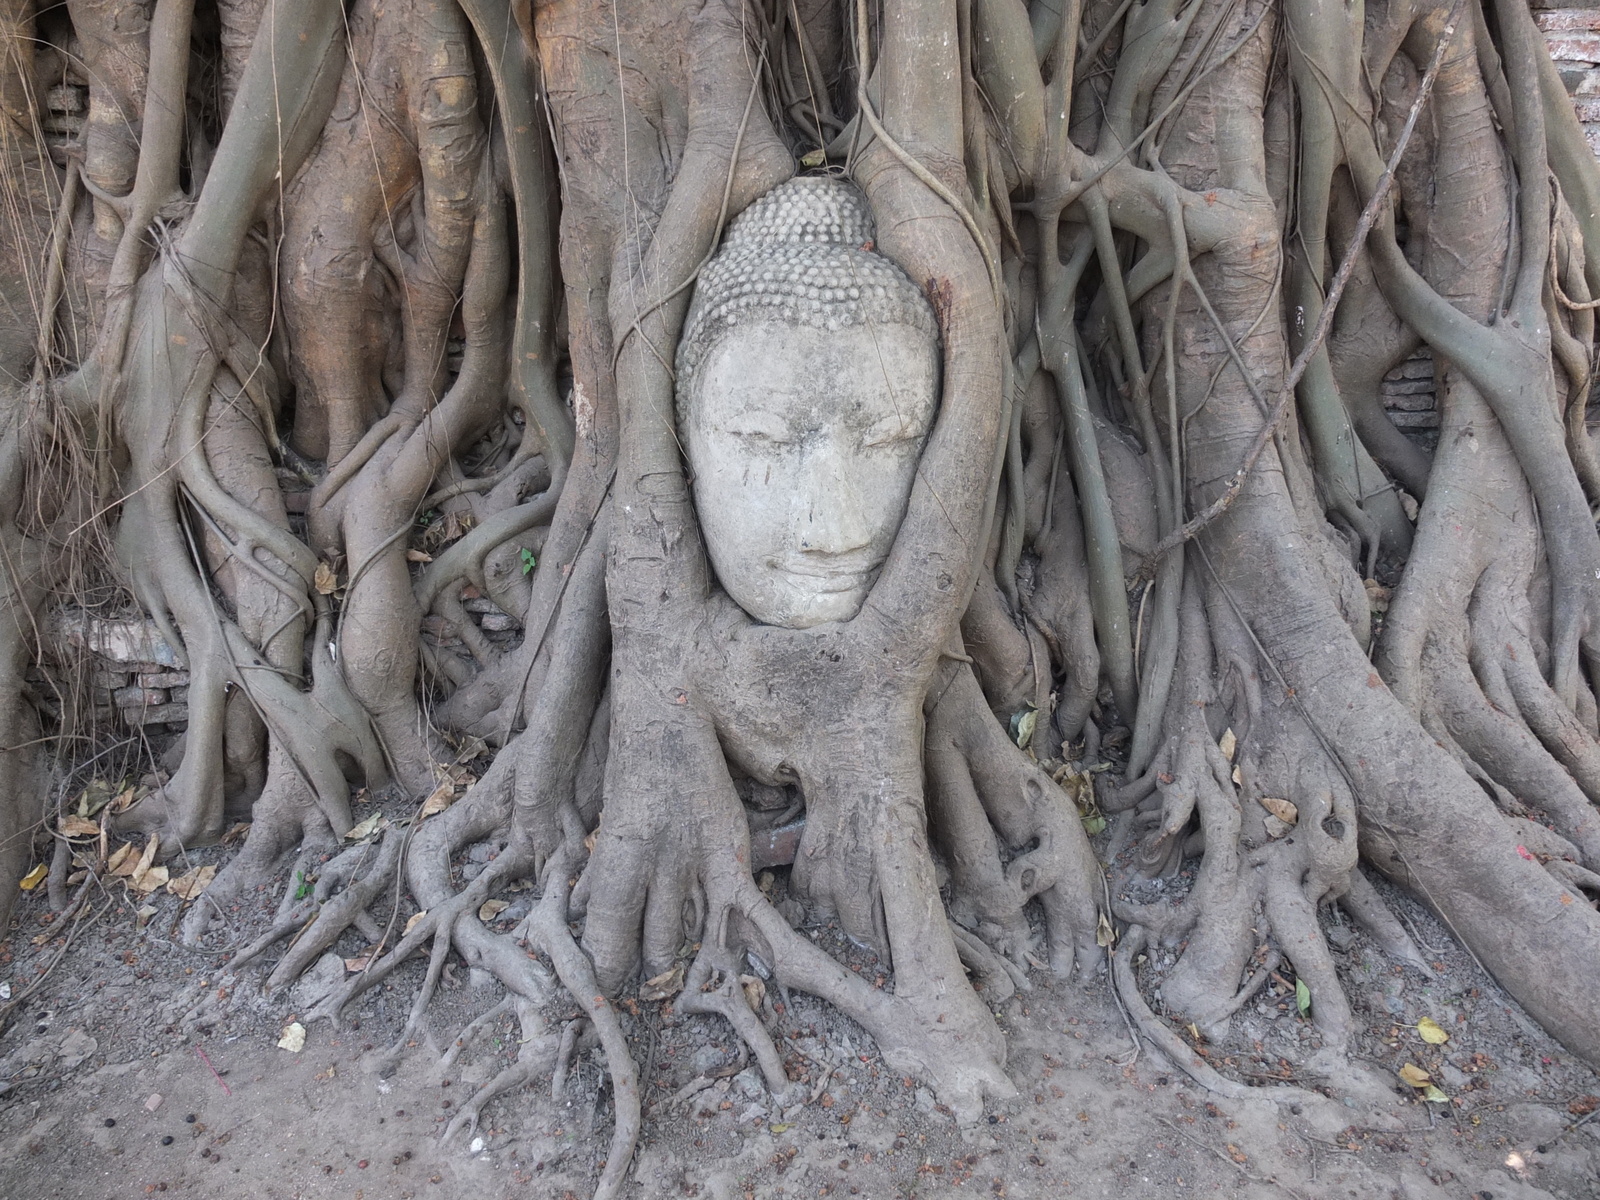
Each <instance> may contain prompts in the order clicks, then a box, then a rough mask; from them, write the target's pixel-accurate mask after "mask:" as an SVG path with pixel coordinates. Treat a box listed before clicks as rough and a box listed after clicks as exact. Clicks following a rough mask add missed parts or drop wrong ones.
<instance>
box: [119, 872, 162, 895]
mask: <svg viewBox="0 0 1600 1200" xmlns="http://www.w3.org/2000/svg"><path fill="white" fill-rule="evenodd" d="M171 878H172V873H171V872H170V871H168V870H167V868H165V867H150V868H149V869H148V870H145V871H136V872H134V874H133V877H132V878H131V879H129V880H128V886H129V887H131V888H132V889H133V890H134V891H136V892H138V893H140V894H141V895H148V894H149V893H151V892H154V891H157V890H159V889H160V888H164V887H166V886H167V883H168V881H169V880H170V879H171Z"/></svg>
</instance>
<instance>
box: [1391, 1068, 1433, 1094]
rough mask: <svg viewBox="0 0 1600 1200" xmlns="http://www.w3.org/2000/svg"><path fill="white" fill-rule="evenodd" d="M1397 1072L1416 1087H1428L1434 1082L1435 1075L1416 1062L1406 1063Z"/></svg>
mask: <svg viewBox="0 0 1600 1200" xmlns="http://www.w3.org/2000/svg"><path fill="white" fill-rule="evenodd" d="M1397 1074H1398V1075H1399V1076H1400V1078H1401V1079H1403V1080H1405V1082H1407V1083H1409V1084H1410V1085H1411V1086H1412V1087H1414V1088H1423V1087H1427V1086H1428V1084H1430V1083H1432V1082H1433V1076H1432V1075H1429V1074H1428V1073H1427V1072H1426V1071H1424V1070H1423V1069H1422V1068H1421V1067H1419V1066H1417V1064H1416V1063H1406V1064H1404V1065H1403V1066H1401V1068H1400V1070H1399V1071H1398V1072H1397Z"/></svg>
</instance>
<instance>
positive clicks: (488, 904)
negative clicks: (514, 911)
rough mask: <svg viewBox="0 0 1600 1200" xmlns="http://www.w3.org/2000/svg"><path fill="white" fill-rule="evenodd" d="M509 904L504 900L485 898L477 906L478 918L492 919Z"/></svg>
mask: <svg viewBox="0 0 1600 1200" xmlns="http://www.w3.org/2000/svg"><path fill="white" fill-rule="evenodd" d="M510 907H511V905H510V904H509V903H507V902H506V901H504V900H485V901H484V902H483V903H482V904H481V905H480V906H479V907H478V920H480V921H492V920H494V919H495V918H496V917H498V916H499V915H500V914H501V913H503V912H505V910H506V909H508V908H510Z"/></svg>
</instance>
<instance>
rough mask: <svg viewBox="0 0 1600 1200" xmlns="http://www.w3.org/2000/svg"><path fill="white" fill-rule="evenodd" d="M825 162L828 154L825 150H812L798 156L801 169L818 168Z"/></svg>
mask: <svg viewBox="0 0 1600 1200" xmlns="http://www.w3.org/2000/svg"><path fill="white" fill-rule="evenodd" d="M827 161H828V153H827V151H825V150H812V151H809V152H807V153H805V154H802V155H801V156H800V165H801V166H802V167H820V166H821V165H822V164H823V163H825V162H827Z"/></svg>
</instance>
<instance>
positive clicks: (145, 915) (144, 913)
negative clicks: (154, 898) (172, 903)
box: [133, 904, 156, 929]
mask: <svg viewBox="0 0 1600 1200" xmlns="http://www.w3.org/2000/svg"><path fill="white" fill-rule="evenodd" d="M155 915H156V906H155V905H153V904H146V905H143V906H141V907H140V909H139V911H138V912H136V913H134V914H133V916H134V925H135V926H136V927H137V928H139V929H143V928H144V927H145V926H146V925H148V924H150V922H151V920H152V919H153V918H154V917H155Z"/></svg>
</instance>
